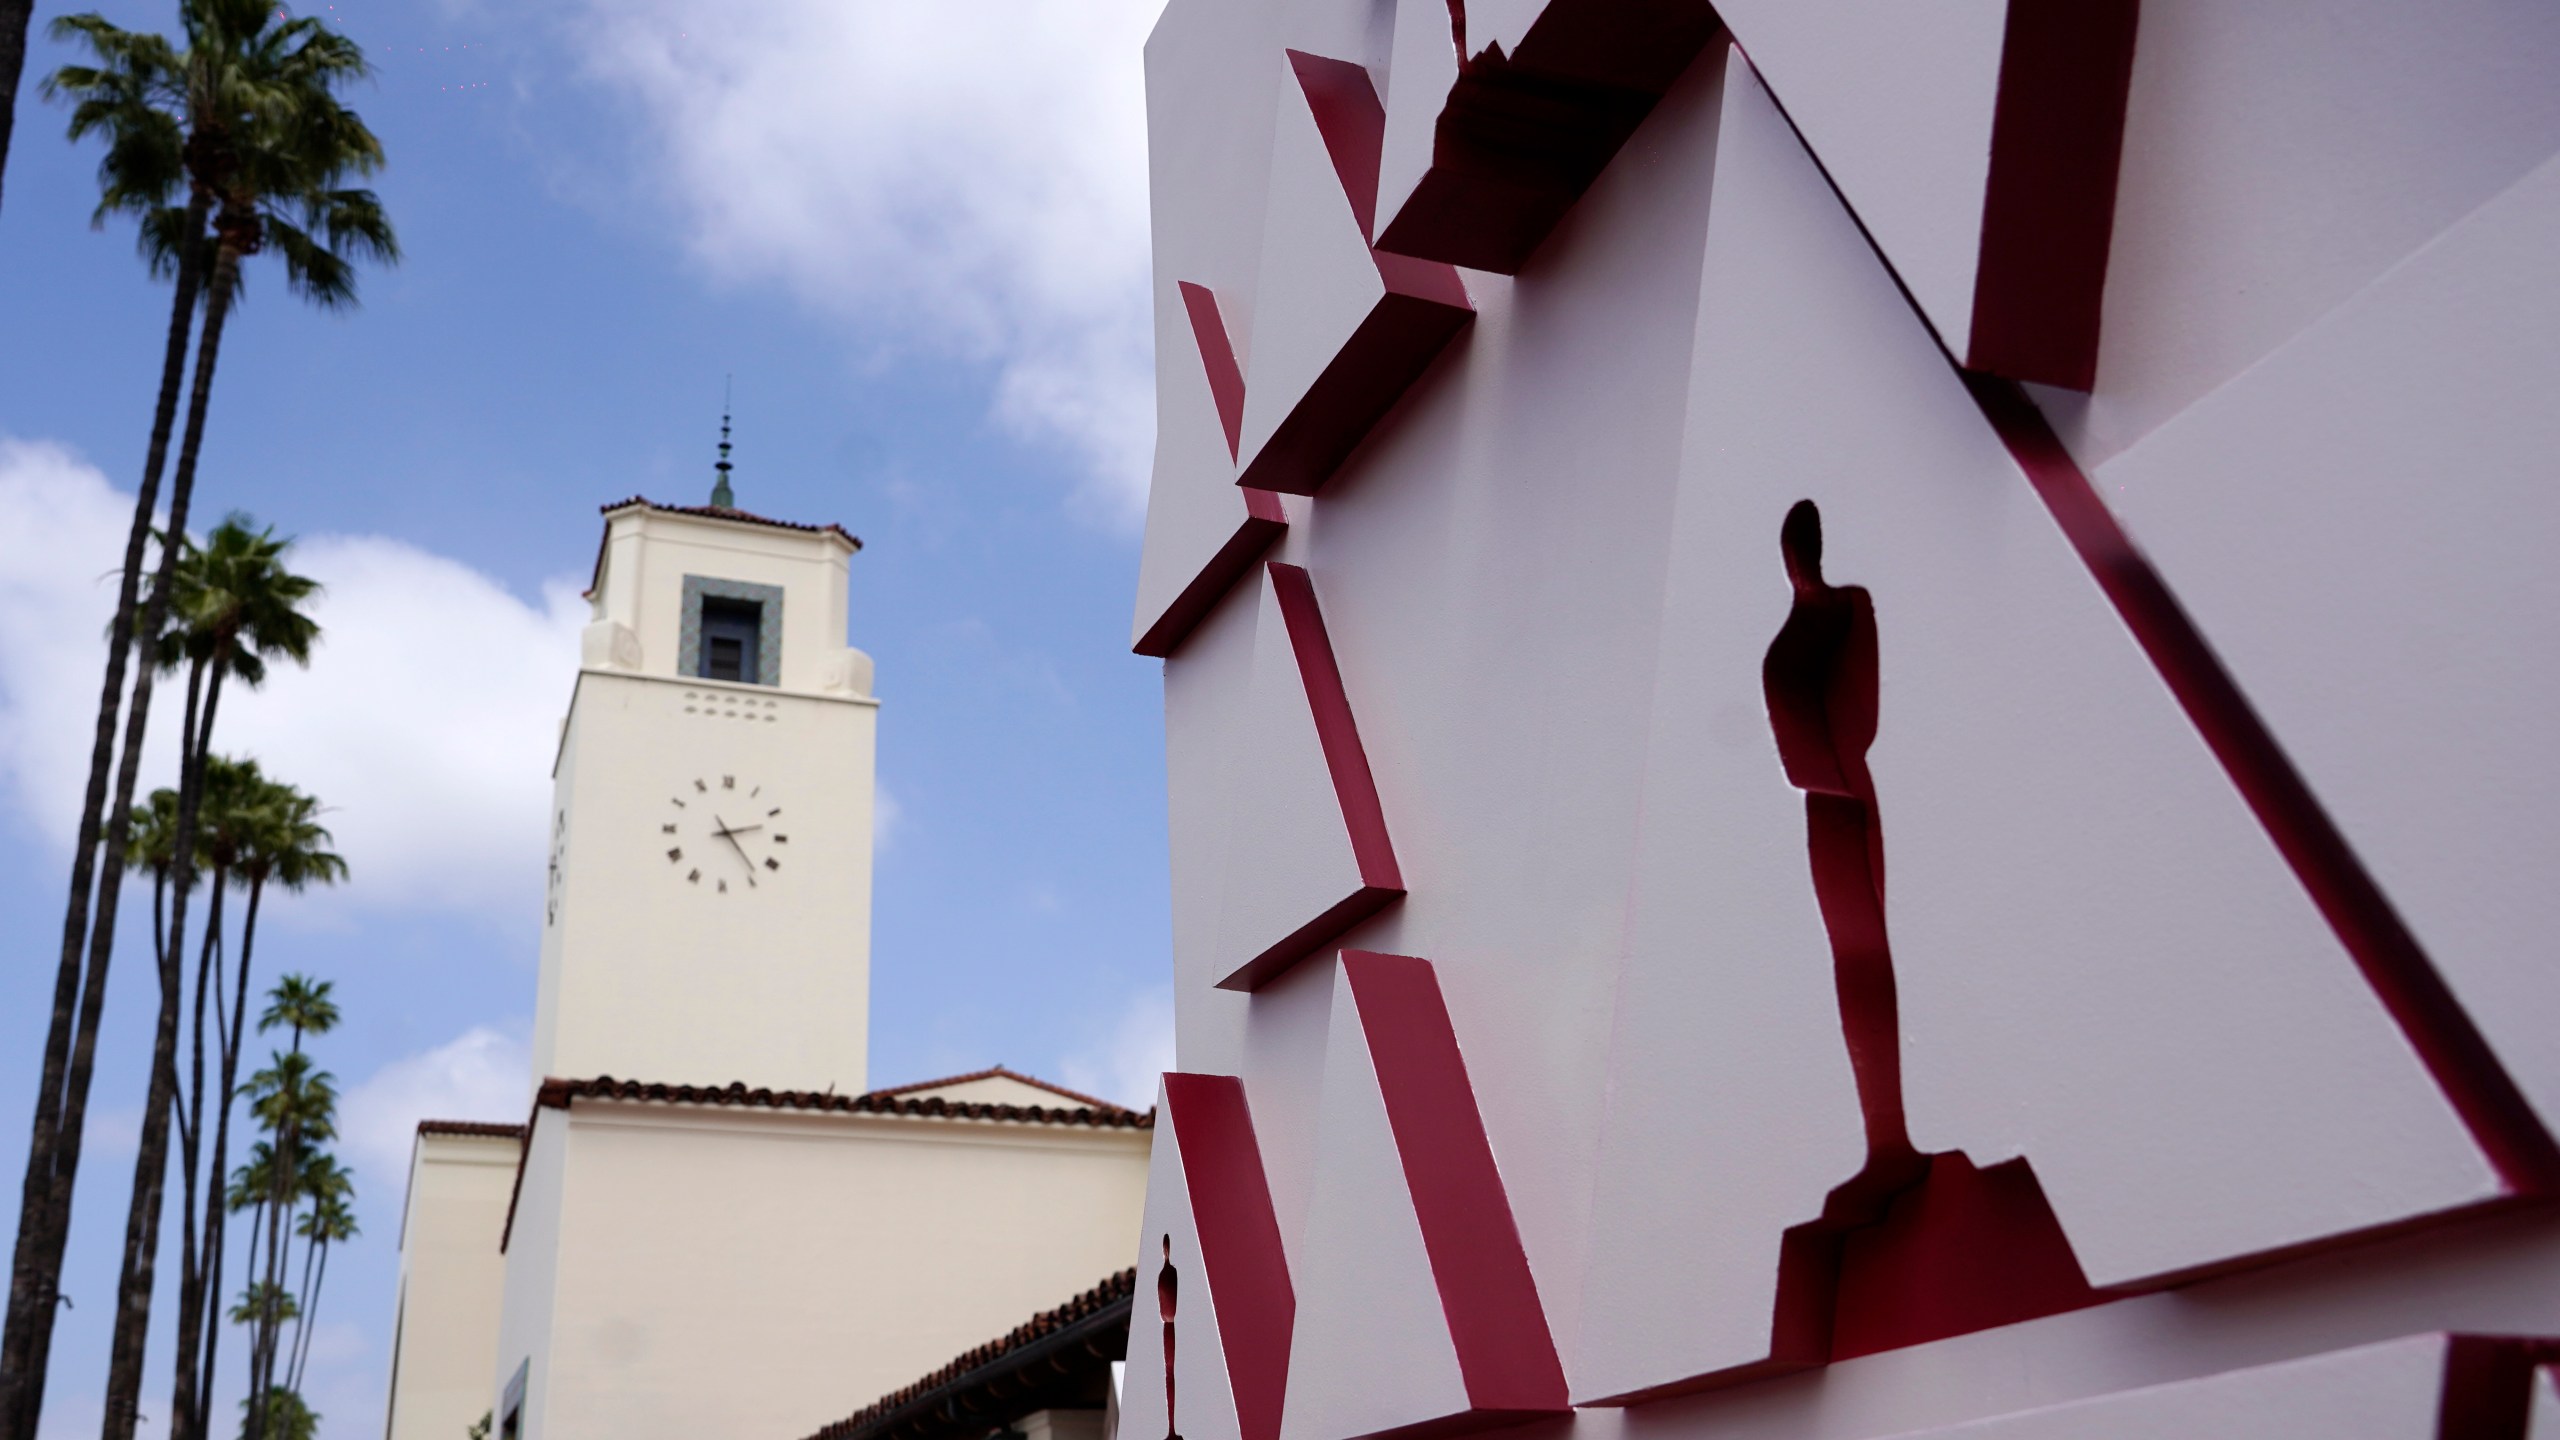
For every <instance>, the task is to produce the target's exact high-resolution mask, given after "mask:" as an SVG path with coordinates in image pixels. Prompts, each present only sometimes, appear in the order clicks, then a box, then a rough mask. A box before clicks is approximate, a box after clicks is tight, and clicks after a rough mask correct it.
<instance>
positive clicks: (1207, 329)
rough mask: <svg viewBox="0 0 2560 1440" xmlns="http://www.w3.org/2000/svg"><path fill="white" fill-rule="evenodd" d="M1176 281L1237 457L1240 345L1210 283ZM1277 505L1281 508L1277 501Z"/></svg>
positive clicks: (1241, 385) (1240, 418) (1240, 412)
mask: <svg viewBox="0 0 2560 1440" xmlns="http://www.w3.org/2000/svg"><path fill="white" fill-rule="evenodd" d="M1174 283H1175V284H1176V286H1178V287H1179V288H1180V289H1181V291H1182V308H1183V310H1184V312H1185V313H1187V314H1188V315H1189V316H1190V317H1191V338H1192V340H1193V341H1194V342H1195V343H1196V344H1198V345H1199V347H1200V364H1201V367H1202V368H1203V369H1205V370H1207V371H1208V372H1209V395H1210V398H1211V399H1213V400H1215V401H1216V402H1217V405H1218V423H1219V424H1220V425H1222V426H1224V427H1225V428H1226V432H1227V458H1228V459H1230V460H1233V459H1234V458H1236V440H1237V437H1238V436H1239V435H1240V434H1242V432H1243V430H1244V371H1243V370H1241V369H1239V368H1237V366H1236V347H1235V345H1234V343H1233V342H1232V341H1230V340H1229V339H1228V338H1227V322H1226V320H1225V318H1224V317H1222V316H1221V315H1219V313H1218V297H1217V296H1216V295H1215V294H1213V293H1211V292H1210V290H1209V287H1208V286H1206V285H1194V284H1192V283H1191V282H1190V281H1188V280H1179V281H1176V282H1174ZM1273 508H1274V509H1277V508H1278V506H1277V503H1276V502H1275V504H1274V506H1273ZM1273 518H1275V519H1277V518H1278V517H1277V516H1274V517H1273Z"/></svg>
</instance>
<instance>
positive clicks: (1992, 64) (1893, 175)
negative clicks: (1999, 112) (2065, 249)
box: [1716, 0, 2009, 355]
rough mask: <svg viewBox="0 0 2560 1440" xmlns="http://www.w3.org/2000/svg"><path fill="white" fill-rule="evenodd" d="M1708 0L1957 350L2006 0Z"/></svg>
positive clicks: (1985, 181) (1967, 311)
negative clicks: (1921, 0) (1928, 0)
mask: <svg viewBox="0 0 2560 1440" xmlns="http://www.w3.org/2000/svg"><path fill="white" fill-rule="evenodd" d="M1716 13H1718V14H1720V15H1722V16H1723V17H1724V20H1725V23H1726V24H1728V25H1730V26H1732V27H1733V36H1734V41H1735V43H1736V44H1738V45H1740V46H1741V47H1742V50H1743V53H1745V54H1747V55H1748V56H1750V57H1751V64H1752V68H1753V69H1755V70H1757V71H1759V73H1760V75H1761V77H1762V78H1763V79H1764V80H1766V81H1767V83H1768V86H1769V88H1770V89H1771V90H1772V91H1774V92H1775V93H1776V94H1777V96H1778V99H1779V102H1780V103H1781V104H1783V105H1785V106H1786V110H1787V118H1788V119H1790V120H1793V121H1794V122H1795V123H1796V126H1797V128H1798V129H1799V130H1800V131H1802V132H1803V135H1804V140H1805V144H1806V145H1808V146H1809V147H1811V148H1812V150H1813V153H1814V154H1815V155H1817V156H1819V157H1820V158H1821V161H1822V166H1823V169H1824V170H1826V171H1827V172H1829V174H1830V176H1831V179H1832V181H1833V183H1835V184H1837V185H1838V186H1839V187H1840V191H1841V194H1842V195H1843V196H1844V197H1846V198H1847V200H1848V202H1849V206H1850V208H1851V209H1852V210H1855V211H1856V212H1857V215H1858V219H1859V220H1860V221H1861V222H1863V223H1864V224H1865V225H1866V227H1867V232H1868V233H1869V234H1871V235H1873V236H1874V237H1875V242H1876V244H1877V246H1878V247H1879V248H1881V249H1882V250H1883V251H1884V253H1885V258H1886V259H1887V260H1889V261H1890V262H1891V263H1892V265H1893V270H1894V273H1895V274H1896V275H1898V276H1900V277H1901V279H1902V283H1903V284H1905V285H1907V286H1909V287H1910V289H1911V294H1912V298H1913V299H1915V300H1917V301H1918V302H1919V304H1920V309H1921V312H1922V313H1923V314H1925V315H1927V316H1928V318H1929V324H1930V328H1932V329H1934V330H1936V331H1937V332H1938V336H1939V338H1940V339H1941V340H1943V341H1945V342H1946V346H1947V348H1948V349H1949V350H1950V351H1952V352H1954V353H1955V354H1957V355H1962V354H1964V353H1965V351H1966V348H1967V344H1968V341H1969V339H1970V336H1971V330H1972V325H1973V295H1974V275H1975V269H1976V266H1977V264H1978V262H1979V261H1980V259H1981V253H1982V213H1983V201H1984V198H1985V191H1986V188H1987V187H1988V185H1989V183H1990V179H1991V121H1992V113H1993V110H1994V107H1995V105H1996V103H1997V101H1998V100H1999V98H2000V40H2001V34H2002V32H2003V30H2004V29H2005V28H2006V27H2007V25H2008V18H2009V0H1948V3H1936V4H1926V5H1913V4H1906V3H1897V0H1725V3H1722V4H1719V5H1718V6H1717V7H1716Z"/></svg>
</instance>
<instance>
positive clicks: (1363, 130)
mask: <svg viewBox="0 0 2560 1440" xmlns="http://www.w3.org/2000/svg"><path fill="white" fill-rule="evenodd" d="M1287 54H1288V56H1289V68H1290V70H1291V72H1292V73H1294V74H1295V75H1296V76H1297V77H1298V88H1299V89H1300V90H1302V91H1304V92H1305V93H1306V97H1307V109H1308V110H1310V111H1312V112H1313V113H1314V115H1315V117H1316V133H1317V134H1319V135H1322V136H1323V137H1324V148H1325V153H1326V154H1327V155H1330V156H1332V157H1333V173H1334V178H1336V179H1338V180H1340V181H1341V182H1342V193H1343V195H1344V197H1345V198H1347V199H1348V200H1350V202H1351V213H1352V215H1353V216H1354V217H1355V218H1357V219H1358V220H1359V222H1360V238H1361V239H1362V240H1368V239H1369V238H1370V237H1372V236H1374V235H1376V234H1377V233H1378V231H1377V223H1378V156H1379V154H1380V153H1381V152H1382V151H1384V150H1385V148H1386V143H1387V108H1386V107H1385V106H1384V105H1381V104H1379V103H1378V88H1377V86H1375V85H1373V84H1371V83H1370V81H1369V72H1368V70H1367V69H1366V68H1364V67H1362V66H1359V65H1355V64H1353V63H1352V62H1350V61H1348V60H1335V59H1332V58H1330V57H1327V56H1323V55H1310V54H1308V53H1307V52H1306V51H1304V50H1291V51H1288V52H1287Z"/></svg>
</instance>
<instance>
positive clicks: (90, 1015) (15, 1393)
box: [0, 0, 208, 1440]
mask: <svg viewBox="0 0 2560 1440" xmlns="http://www.w3.org/2000/svg"><path fill="white" fill-rule="evenodd" d="M0 6H15V7H16V23H17V33H18V35H19V37H20V44H21V45H22V46H23V43H24V35H25V30H26V16H27V11H28V3H27V0H0ZM7 23H8V21H7V19H6V18H5V12H0V28H5V26H6V25H7ZM23 56H24V51H23V49H21V51H20V58H21V59H23ZM11 98H12V99H14V92H13V95H12V97H11ZM7 108H8V102H6V101H0V111H5V110H6V109H7ZM207 208H208V206H207V202H206V201H205V200H204V199H203V198H201V197H198V198H194V199H191V200H189V201H188V203H187V231H186V235H187V238H188V239H189V240H192V239H193V238H194V237H195V236H197V235H200V234H202V233H203V232H204V223H205V215H206V211H207ZM195 253H196V246H195V245H193V244H192V243H190V244H187V245H184V246H182V247H181V248H180V250H179V252H178V283H177V293H176V294H175V295H174V296H173V297H172V298H171V302H170V307H169V338H168V343H167V345H166V346H165V347H164V349H163V352H162V356H161V362H160V397H159V401H158V403H157V405H156V406H155V407H154V408H153V410H152V414H151V443H150V447H149V449H148V450H147V452H146V453H145V455H144V458H143V465H142V486H141V489H140V490H139V491H138V492H137V493H136V495H135V496H134V502H133V524H132V526H131V528H130V529H129V530H127V532H126V534H125V548H124V574H123V576H122V578H121V580H120V581H119V582H118V585H117V588H116V614H115V621H114V624H113V625H112V626H111V627H110V628H109V630H108V632H107V674H106V682H105V684H103V685H102V686H101V687H100V689H99V694H98V723H97V726H96V729H95V732H94V734H93V736H92V740H91V745H90V751H89V786H88V790H87V792H86V793H85V795H84V796H83V799H82V808H81V811H80V828H79V838H78V839H77V840H76V841H75V842H74V843H73V846H72V853H71V890H70V896H69V898H68V900H67V901H66V902H65V903H64V906H63V917H62V959H61V963H60V966H59V968H58V969H57V970H56V972H55V974H54V987H53V1020H52V1024H51V1025H50V1026H49V1027H48V1028H47V1029H46V1032H45V1043H44V1060H43V1063H42V1067H41V1069H40V1070H39V1072H38V1080H37V1084H36V1109H35V1119H34V1123H33V1124H32V1126H31V1127H30V1132H29V1136H28V1144H27V1173H26V1179H25V1181H24V1182H23V1184H22V1186H21V1188H20V1192H19V1203H18V1235H17V1242H16V1245H15V1247H14V1248H13V1251H12V1254H11V1258H10V1266H9V1307H8V1314H7V1318H6V1321H5V1322H0V1440H35V1433H36V1422H37V1419H38V1417H39V1416H40V1415H41V1414H42V1413H43V1410H44V1380H45V1370H46V1364H47V1360H48V1358H49V1356H50V1354H51V1351H52V1345H53V1318H54V1308H55V1304H56V1301H55V1297H56V1296H57V1295H58V1294H59V1293H60V1291H61V1282H62V1250H63V1245H64V1243H65V1242H66V1241H67V1240H68V1238H69V1234H70V1215H71V1192H72V1185H73V1181H74V1179H75V1178H76V1176H77V1174H78V1171H79V1165H80V1130H81V1120H82V1117H83V1115H84V1112H85V1111H86V1109H87V1104H88V1071H87V1069H86V1067H85V1066H82V1067H78V1068H77V1069H76V1071H75V1068H74V1065H73V1057H74V1053H75V1051H77V1050H78V1049H80V1048H81V1047H80V1046H79V1045H78V1043H77V1041H76V1039H75V1036H79V1035H85V1036H86V1037H87V1038H88V1039H89V1040H90V1041H91V1044H92V1048H94V1042H95V1037H96V1034H97V1018H96V1017H97V1010H98V1007H99V1006H100V1004H101V1003H102V1002H103V999H104V992H105V980H106V966H107V957H108V955H109V954H110V953H111V951H112V946H111V945H100V944H97V943H95V942H94V939H93V937H92V936H91V935H90V934H89V918H90V906H91V902H92V895H91V885H92V882H93V881H99V880H101V879H103V886H102V888H103V890H104V892H105V893H104V894H103V895H102V896H100V897H98V909H99V911H100V913H101V914H102V916H103V917H105V918H104V921H103V923H104V924H105V925H106V926H107V928H108V930H109V933H110V937H112V933H113V917H114V914H115V896H116V894H117V892H118V891H119V890H120V889H121V888H122V887H121V882H122V880H123V876H124V855H123V850H124V840H125V817H126V814H127V807H129V806H131V804H132V803H133V780H132V777H133V773H134V768H135V766H136V765H137V764H138V763H139V761H140V757H141V749H142V733H143V728H144V724H145V722H146V720H147V719H148V717H149V712H150V695H151V674H152V667H151V665H150V664H149V662H148V661H146V662H145V663H144V665H143V667H142V674H141V676H140V677H139V678H138V679H137V680H136V681H135V683H134V709H133V714H132V715H131V716H130V717H129V718H128V719H126V721H125V728H126V736H125V746H124V754H125V760H124V766H123V770H122V774H121V775H120V777H119V784H118V786H117V791H118V795H119V797H120V798H119V799H118V800H117V802H116V810H115V814H114V816H113V818H112V822H111V823H110V818H109V817H108V815H107V814H106V799H107V777H108V773H109V769H110V767H111V766H112V765H113V764H114V761H115V755H116V727H117V721H118V719H119V715H120V711H121V705H122V701H123V699H124V687H125V664H126V661H127V659H128V657H129V656H130V655H131V654H132V652H133V644H134V635H135V633H136V626H135V623H134V622H135V606H136V603H137V600H138V597H139V594H140V589H141V579H142V562H143V555H144V551H145V548H146V547H147V546H148V545H149V544H150V541H151V528H152V527H151V522H152V519H153V511H154V510H155V508H156V507H157V506H158V503H159V498H160V472H161V469H162V467H163V466H165V465H166V464H167V462H168V458H169V433H170V430H171V428H172V427H173V426H174V424H175V422H176V419H177V414H178V391H179V387H180V383H181V382H182V381H183V380H184V379H185V378H186V366H187V339H188V334H189V331H190V330H191V328H192V327H193V326H194V323H195V312H196V294H197V291H198V289H199V288H200V287H201V285H202V283H203V276H202V274H201V272H200V271H199V270H198V268H197V265H196V263H195V259H194V256H195ZM185 529H186V499H185V497H183V496H180V497H178V498H177V499H176V502H175V503H174V504H173V505H172V507H171V514H170V519H169V533H170V534H172V535H181V534H184V533H185ZM175 553H176V552H175V547H169V548H167V549H165V550H164V551H163V553H162V554H161V557H160V579H161V582H162V583H161V586H160V588H159V589H158V590H157V591H156V592H155V593H154V595H153V598H152V601H151V604H150V607H149V608H150V615H149V616H147V617H145V620H146V623H144V624H143V625H142V626H141V627H140V632H141V633H142V634H145V635H149V636H154V637H156V636H157V635H158V634H159V633H160V627H161V625H162V624H163V623H164V622H165V619H166V616H167V613H168V598H167V597H168V589H167V582H168V580H169V571H170V565H171V561H172V559H173V557H174V555H175ZM102 832H103V833H104V838H105V840H106V850H107V854H108V859H107V872H108V873H107V875H106V876H105V877H100V876H99V875H98V874H97V868H96V867H97V863H98V855H99V841H100V839H101V834H102ZM84 945H87V946H88V948H89V951H90V961H89V967H88V968H89V975H88V978H87V983H86V984H85V986H84V984H83V982H82V976H81V966H80V953H81V949H82V947H83V946H84ZM84 992H85V993H84ZM75 1017H76V1018H75ZM75 1074H76V1079H77V1083H76V1084H74V1083H73V1081H74V1079H75Z"/></svg>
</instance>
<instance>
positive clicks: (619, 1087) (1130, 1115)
mask: <svg viewBox="0 0 2560 1440" xmlns="http://www.w3.org/2000/svg"><path fill="white" fill-rule="evenodd" d="M573 1099H578V1100H626V1101H629V1100H637V1101H647V1102H656V1103H660V1104H669V1105H740V1106H753V1107H756V1108H759V1109H766V1110H814V1111H819V1112H821V1113H832V1114H840V1115H911V1116H932V1117H938V1118H944V1119H954V1120H1010V1121H1017V1122H1026V1123H1030V1124H1035V1125H1089V1126H1092V1127H1094V1128H1095V1129H1099V1130H1122V1129H1128V1130H1146V1129H1152V1128H1154V1126H1155V1123H1156V1120H1155V1112H1154V1111H1152V1110H1131V1109H1128V1108H1126V1107H1124V1106H1119V1105H1113V1104H1109V1103H1107V1102H1099V1101H1097V1102H1095V1103H1092V1104H1088V1105H1080V1106H1076V1107H1074V1108H1069V1107H1067V1106H1063V1105H1000V1104H995V1103H992V1102H989V1101H983V1100H949V1099H945V1098H943V1097H942V1096H939V1095H932V1096H926V1097H923V1098H920V1099H919V1098H913V1097H909V1096H905V1095H901V1094H899V1093H897V1092H895V1091H889V1090H868V1091H864V1092H863V1093H861V1094H858V1095H840V1094H837V1093H836V1092H834V1091H832V1090H826V1091H818V1090H774V1089H770V1088H766V1087H762V1086H754V1087H751V1086H749V1085H747V1084H745V1083H744V1082H742V1081H735V1080H733V1081H731V1082H729V1083H728V1084H726V1085H670V1084H667V1083H664V1082H662V1081H641V1080H618V1079H615V1078H614V1077H613V1076H611V1075H599V1076H596V1077H595V1078H594V1079H591V1080H563V1079H558V1078H554V1079H549V1080H545V1081H543V1082H542V1088H541V1089H540V1091H538V1092H537V1093H536V1095H535V1097H534V1104H535V1105H536V1106H539V1107H546V1108H550V1109H555V1110H556V1109H561V1108H563V1107H565V1106H567V1105H568V1103H569V1102H570V1101H571V1100H573Z"/></svg>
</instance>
